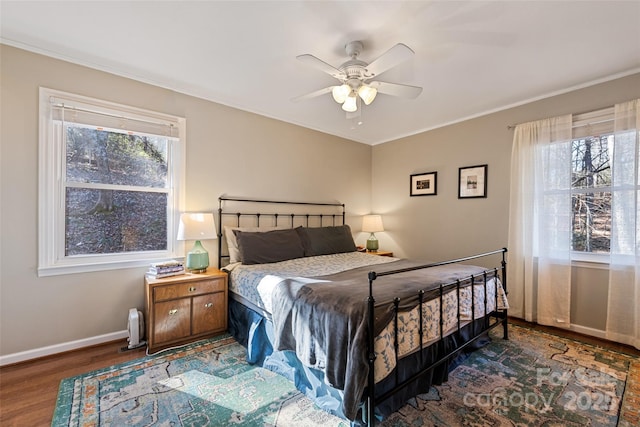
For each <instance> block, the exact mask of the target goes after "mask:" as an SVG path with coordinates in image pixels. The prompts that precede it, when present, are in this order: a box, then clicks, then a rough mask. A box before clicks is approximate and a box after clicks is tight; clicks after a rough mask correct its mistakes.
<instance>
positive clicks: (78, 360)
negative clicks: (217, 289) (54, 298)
mask: <svg viewBox="0 0 640 427" xmlns="http://www.w3.org/2000/svg"><path fill="white" fill-rule="evenodd" d="M510 321H511V322H512V323H515V324H520V325H527V326H530V327H531V328H533V329H538V330H543V331H546V332H549V333H553V334H556V335H560V336H565V337H568V338H574V339H577V340H580V341H583V342H587V343H590V344H594V345H599V346H602V347H605V348H610V349H612V350H615V351H619V352H622V353H627V354H631V355H636V356H639V357H640V351H639V350H636V349H634V348H632V347H630V346H624V345H621V344H617V343H612V342H609V341H604V340H600V339H597V338H592V337H588V336H585V335H581V334H578V333H575V332H571V331H564V330H560V329H556V328H551V327H547V326H540V325H535V324H531V323H528V322H525V321H522V320H519V319H510ZM126 345H127V342H126V340H122V341H115V342H111V343H107V344H102V345H99V346H94V347H88V348H84V349H80V350H75V351H70V352H67V353H62V354H57V355H53V356H48V357H45V358H42V359H37V360H32V361H27V362H23V363H19V364H15V365H10V366H5V367H1V368H0V426H2V427H8V426H16V427H24V426H28V427H35V426H49V425H51V419H52V417H53V410H54V408H55V404H56V398H57V396H58V386H59V385H60V381H61V380H62V379H64V378H68V377H72V376H75V375H80V374H83V373H85V372H90V371H93V370H96V369H101V368H105V367H108V366H111V365H115V364H118V363H123V362H126V361H129V360H133V359H137V358H140V357H143V356H144V355H145V349H144V348H140V349H136V350H130V351H125V352H122V351H121V348H122V347H125V346H126Z"/></svg>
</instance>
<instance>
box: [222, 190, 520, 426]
mask: <svg viewBox="0 0 640 427" xmlns="http://www.w3.org/2000/svg"><path fill="white" fill-rule="evenodd" d="M227 201H228V202H240V203H245V202H246V203H259V204H277V205H297V206H315V207H321V206H325V207H327V206H328V207H331V206H333V207H336V208H337V209H338V210H339V211H340V212H338V213H333V214H325V213H296V212H293V213H285V214H283V213H275V212H274V213H261V212H255V213H249V212H240V211H237V212H225V211H224V210H223V203H224V202H227ZM218 202H219V207H218V267H219V268H222V267H223V266H222V260H223V259H225V258H229V255H228V254H227V255H225V254H223V252H222V249H223V244H222V237H223V224H222V223H223V219H224V217H227V216H230V217H235V218H236V221H235V224H236V225H235V226H237V227H239V226H240V218H241V217H242V216H252V217H255V218H256V224H257V226H258V227H259V226H260V218H261V217H264V216H268V217H272V218H273V221H274V223H275V225H276V226H277V224H278V219H279V218H282V217H285V218H287V219H288V220H290V223H291V226H292V227H294V221H295V218H302V221H303V225H305V226H309V219H310V218H313V217H318V218H319V220H320V224H323V220H324V218H330V219H331V225H336V218H341V221H340V224H339V225H342V224H344V223H345V212H346V211H345V205H344V204H343V203H315V202H291V201H279V200H261V199H245V198H234V197H226V196H220V197H219V198H218ZM506 253H507V248H502V249H499V250H495V251H492V252H486V253H482V254H478V255H473V256H469V257H465V258H458V259H454V260H448V261H442V262H436V263H430V264H424V265H420V266H415V267H410V268H403V269H397V270H392V271H386V272H381V273H376V272H375V271H371V272H369V274H368V280H369V296H368V298H367V305H368V310H367V317H368V318H367V322H368V323H367V324H368V329H369V331H373V330H374V322H375V302H376V300H375V298H374V295H373V294H374V292H373V283H374V281H375V280H376V279H377V278H379V277H383V276H390V275H394V274H400V273H405V272H409V271H414V270H421V269H427V268H433V267H438V266H442V265H448V264H457V263H462V262H466V261H470V260H474V259H479V258H483V257H488V256H491V255H497V254H502V261H501V263H500V264H501V265H500V268H494V269H487V270H485V271H483V272H482V273H478V274H474V275H471V276H469V277H467V278H466V279H462V280H461V279H458V280H455V281H452V282H449V283H445V284H441V285H439V287H438V295H439V296H438V298H439V307H440V325H439V326H440V338H439V340H444V339H445V336H444V331H443V327H444V317H443V305H444V304H443V299H444V296H445V294H446V293H448V292H451V291H454V290H455V292H457V297H458V299H457V301H458V312H457V332H458V333H459V332H460V330H461V328H462V325H461V319H460V317H461V314H460V289H461V287H462V284H463V282H465V281H469V282H470V283H471V313H472V315H471V321H470V325H471V328H472V333H471V336H472V338H471V339H470V340H468V341H466V342H465V343H464V344H462V345H460V346H459V347H456V348H455V349H454V350H451V351H450V352H449V353H447V354H445V355H444V356H442V357H440V358H439V359H438V360H436V361H434V362H433V363H431V364H429V365H428V366H423V365H424V363H423V359H422V350H423V349H424V348H426V347H424V342H423V338H424V337H423V324H422V310H423V305H424V304H425V303H427V302H428V301H425V300H424V299H423V297H424V291H420V292H419V293H418V307H419V313H420V314H419V319H420V324H419V328H420V330H419V331H418V334H419V340H420V350H418V351H420V352H421V353H420V357H421V359H420V366H421V369H420V370H419V371H418V372H416V373H414V374H413V375H412V376H410V377H409V378H407V379H405V380H404V381H402V382H398V381H396V384H395V387H393V388H392V389H390V390H388V391H387V392H385V393H383V394H381V395H379V396H376V393H375V388H376V383H375V372H374V365H375V360H376V354H375V337H374V336H373V334H372V333H369V342H368V364H369V376H368V384H367V390H366V396H364V400H365V401H366V408H365V410H366V413H365V415H366V420H365V422H366V423H367V425H368V426H374V425H375V422H376V417H375V408H376V402H382V401H384V400H386V399H388V398H389V397H391V396H392V395H393V394H394V393H396V392H398V391H399V390H401V389H403V388H405V387H407V386H408V385H410V384H411V383H413V382H414V381H416V380H418V379H420V378H421V377H422V376H423V375H424V374H426V373H428V372H429V371H431V370H432V369H433V368H435V367H437V366H439V365H441V364H443V363H445V362H447V361H448V360H450V359H452V358H453V357H454V356H455V355H456V354H458V353H459V352H460V351H462V350H464V349H465V348H467V347H468V346H470V345H471V344H473V343H474V342H475V341H476V340H478V339H479V338H480V337H482V336H483V335H484V333H485V332H488V331H489V330H491V329H493V328H495V327H497V326H499V325H502V327H503V339H505V340H506V339H509V331H508V321H507V320H508V319H507V310H506V309H498V296H497V293H498V292H497V286H498V283H499V282H498V281H497V280H496V283H495V294H496V295H495V305H494V307H495V309H494V311H493V312H491V313H487V283H488V276H490V275H492V276H493V277H495V278H496V279H499V280H500V282H501V283H502V287H503V289H504V291H505V294H506V293H507V263H506ZM476 279H481V280H482V281H483V286H484V312H483V313H484V321H483V322H482V327H481V328H480V330H479V331H476V323H475V320H477V319H474V316H475V298H474V297H473V295H474V291H473V289H474V286H476V284H475V280H476ZM394 306H395V315H394V319H393V320H392V321H393V322H394V329H395V330H394V346H395V350H396V351H395V353H396V356H395V357H396V366H397V362H398V342H399V340H398V316H399V313H400V310H399V306H400V298H395V299H394ZM491 318H494V321H493V322H492V321H491ZM433 344H434V343H430V344H429V345H433ZM396 375H397V369H396Z"/></svg>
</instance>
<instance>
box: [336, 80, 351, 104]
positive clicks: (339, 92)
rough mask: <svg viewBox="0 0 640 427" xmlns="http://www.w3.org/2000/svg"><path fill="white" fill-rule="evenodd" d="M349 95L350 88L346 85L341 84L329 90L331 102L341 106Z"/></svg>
mask: <svg viewBox="0 0 640 427" xmlns="http://www.w3.org/2000/svg"><path fill="white" fill-rule="evenodd" d="M350 93H351V86H349V85H348V84H343V85H340V86H334V87H333V89H332V90H331V94H332V95H333V100H334V101H336V102H337V103H338V104H342V103H343V102H344V101H346V100H347V97H348V96H349V94H350Z"/></svg>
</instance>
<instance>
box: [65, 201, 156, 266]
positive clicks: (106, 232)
mask: <svg viewBox="0 0 640 427" xmlns="http://www.w3.org/2000/svg"><path fill="white" fill-rule="evenodd" d="M65 216H66V227H65V254H66V255H67V256H72V255H89V254H115V253H123V252H137V251H159V250H166V249H167V195H166V194H165V193H144V192H139V191H114V190H93V189H82V188H67V192H66V206H65Z"/></svg>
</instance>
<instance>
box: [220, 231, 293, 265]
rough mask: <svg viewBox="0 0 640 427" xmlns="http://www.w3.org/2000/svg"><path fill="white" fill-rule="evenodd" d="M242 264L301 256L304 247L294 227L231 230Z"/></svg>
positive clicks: (265, 262)
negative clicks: (261, 230) (271, 229)
mask: <svg viewBox="0 0 640 427" xmlns="http://www.w3.org/2000/svg"><path fill="white" fill-rule="evenodd" d="M233 233H234V234H235V235H236V240H237V242H238V250H239V251H240V261H241V262H242V263H243V264H267V263H271V262H280V261H286V260H288V259H295V258H302V257H303V256H304V247H303V246H302V241H301V240H300V236H299V235H298V232H297V231H296V229H294V228H289V229H286V230H273V231H267V232H263V233H260V232H247V231H240V230H233Z"/></svg>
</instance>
